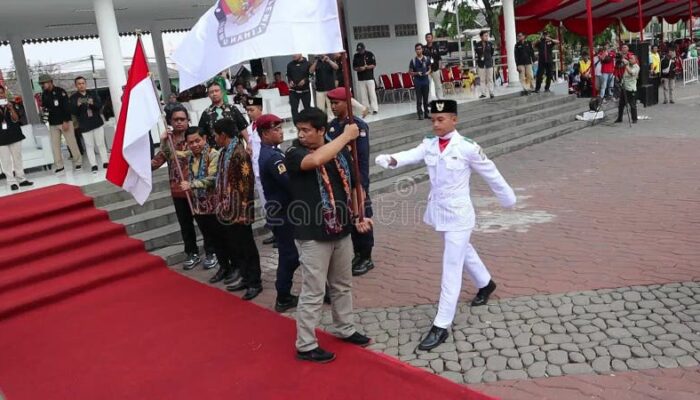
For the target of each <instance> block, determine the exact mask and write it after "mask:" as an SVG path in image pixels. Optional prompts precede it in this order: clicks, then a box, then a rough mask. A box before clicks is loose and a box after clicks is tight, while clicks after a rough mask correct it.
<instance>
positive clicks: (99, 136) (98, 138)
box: [83, 126, 109, 167]
mask: <svg viewBox="0 0 700 400" xmlns="http://www.w3.org/2000/svg"><path fill="white" fill-rule="evenodd" d="M83 140H84V141H85V153H87V158H88V160H90V165H92V166H93V167H95V166H97V159H96V158H95V147H97V151H98V152H99V153H100V159H101V160H102V163H103V164H105V163H108V162H109V157H108V156H107V144H106V143H105V129H104V127H103V126H101V127H99V128H95V129H93V130H91V131H87V132H83Z"/></svg>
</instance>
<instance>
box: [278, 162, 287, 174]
mask: <svg viewBox="0 0 700 400" xmlns="http://www.w3.org/2000/svg"><path fill="white" fill-rule="evenodd" d="M277 172H278V173H279V174H280V175H282V174H284V173H285V172H287V167H285V165H284V163H279V164H277Z"/></svg>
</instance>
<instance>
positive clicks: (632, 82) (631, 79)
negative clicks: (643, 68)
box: [622, 64, 639, 92]
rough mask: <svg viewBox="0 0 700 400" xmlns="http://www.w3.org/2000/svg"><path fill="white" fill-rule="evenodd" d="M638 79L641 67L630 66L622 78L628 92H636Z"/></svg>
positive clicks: (623, 85)
mask: <svg viewBox="0 0 700 400" xmlns="http://www.w3.org/2000/svg"><path fill="white" fill-rule="evenodd" d="M630 70H632V72H630ZM637 77H639V65H637V64H634V65H629V66H628V67H627V68H625V74H624V75H623V76H622V87H624V88H625V90H626V91H628V92H636V91H637Z"/></svg>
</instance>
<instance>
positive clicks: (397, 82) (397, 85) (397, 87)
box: [391, 72, 411, 101]
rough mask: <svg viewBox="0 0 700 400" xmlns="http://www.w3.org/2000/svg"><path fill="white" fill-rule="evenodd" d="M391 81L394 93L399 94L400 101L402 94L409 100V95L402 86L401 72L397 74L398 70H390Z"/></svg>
mask: <svg viewBox="0 0 700 400" xmlns="http://www.w3.org/2000/svg"><path fill="white" fill-rule="evenodd" d="M391 83H392V85H394V91H395V92H396V94H398V95H399V100H400V101H403V97H404V95H406V96H407V97H408V100H409V101H410V100H411V97H410V95H409V94H408V90H407V89H406V88H404V87H403V85H402V84H401V74H399V73H398V72H392V74H391Z"/></svg>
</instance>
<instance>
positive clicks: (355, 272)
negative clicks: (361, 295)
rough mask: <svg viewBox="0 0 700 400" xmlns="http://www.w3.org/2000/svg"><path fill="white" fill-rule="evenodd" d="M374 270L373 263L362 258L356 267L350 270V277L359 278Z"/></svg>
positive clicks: (368, 259) (369, 259)
mask: <svg viewBox="0 0 700 400" xmlns="http://www.w3.org/2000/svg"><path fill="white" fill-rule="evenodd" d="M372 269H374V262H373V261H372V259H371V258H364V259H361V260H360V261H358V263H357V265H355V266H353V268H352V276H360V275H364V274H366V273H368V272H369V271H370V270H372Z"/></svg>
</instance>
